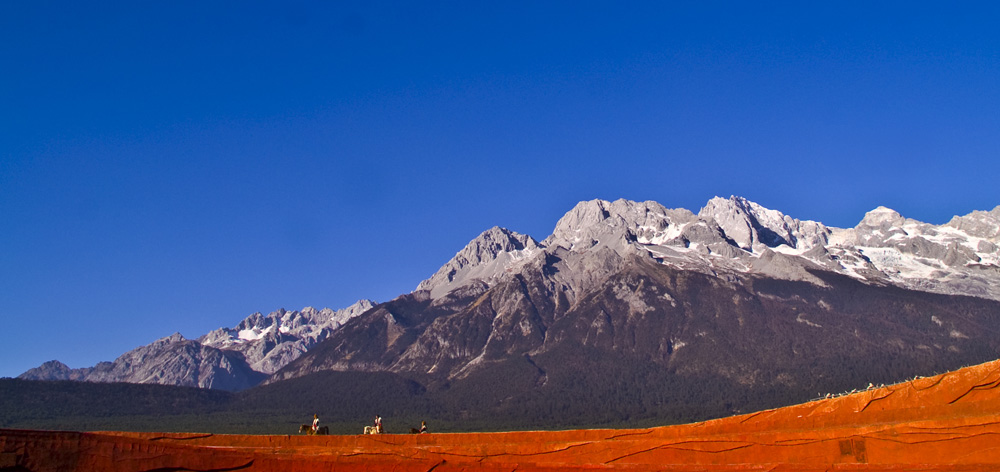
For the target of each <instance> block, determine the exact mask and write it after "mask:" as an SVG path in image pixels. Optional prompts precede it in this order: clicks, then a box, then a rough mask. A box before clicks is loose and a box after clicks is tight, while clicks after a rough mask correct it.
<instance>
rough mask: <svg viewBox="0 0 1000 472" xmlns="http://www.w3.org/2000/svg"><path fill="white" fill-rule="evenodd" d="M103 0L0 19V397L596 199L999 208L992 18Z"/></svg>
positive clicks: (841, 218) (369, 291)
mask: <svg viewBox="0 0 1000 472" xmlns="http://www.w3.org/2000/svg"><path fill="white" fill-rule="evenodd" d="M89 3H93V2H45V1H31V2H0V125H2V126H0V224H2V229H0V320H2V321H3V324H4V328H5V331H6V333H7V335H6V336H5V341H4V343H2V344H0V376H16V375H18V374H20V373H21V372H23V371H24V370H26V369H28V368H31V367H34V366H37V365H39V364H41V363H42V362H45V361H48V360H51V359H58V360H60V361H62V362H65V363H66V364H68V365H70V366H71V367H84V366H90V365H93V364H95V363H96V362H98V361H102V360H113V359H114V358H115V357H117V356H118V355H119V354H121V353H123V352H125V351H127V350H129V349H132V348H134V347H137V346H139V345H143V344H146V343H149V342H151V341H153V340H154V339H157V338H159V337H163V336H167V335H170V334H171V333H173V332H175V331H179V332H181V333H182V334H184V335H185V336H188V337H196V336H198V335H200V334H203V333H205V332H207V331H209V330H211V329H214V328H218V327H220V326H233V325H234V324H236V323H237V322H238V321H239V320H241V319H242V318H244V317H245V316H247V315H249V314H251V313H253V312H255V311H261V312H264V313H267V312H269V311H272V310H275V309H278V308H282V307H284V308H288V309H300V308H302V307H305V306H316V307H331V308H342V307H345V306H347V305H349V304H351V303H353V302H354V301H355V300H358V299H360V298H371V299H374V300H376V301H386V300H389V299H391V298H394V297H395V296H397V295H399V294H402V293H406V292H409V291H411V290H412V289H413V288H414V287H416V285H417V284H418V283H419V282H420V281H421V280H423V279H424V278H427V277H429V276H430V275H431V274H432V273H434V271H436V270H437V268H438V267H439V266H441V265H442V264H443V263H445V262H446V261H447V260H448V259H449V258H451V256H453V255H454V254H455V252H457V251H458V250H460V249H461V248H462V247H463V246H464V245H465V243H467V242H468V241H469V240H471V239H472V238H474V237H475V236H476V235H478V234H479V233H480V232H482V231H484V230H486V229H488V228H490V227H492V226H495V225H497V226H503V227H507V228H510V229H512V230H515V231H518V232H522V233H527V234H530V235H531V236H533V237H535V238H536V239H542V238H544V237H545V236H547V235H548V234H549V233H550V232H551V230H552V228H553V227H554V226H555V223H556V221H557V220H558V219H559V217H560V216H562V215H563V214H564V213H565V212H566V211H568V210H569V209H571V208H572V207H573V205H574V204H576V203H577V202H579V201H582V200H590V199H594V198H602V199H610V200H613V199H617V198H626V199H631V200H655V201H658V202H660V203H662V204H664V205H666V206H667V207H671V208H688V209H691V210H692V211H696V212H697V211H698V210H699V209H700V208H701V206H702V205H704V203H705V202H706V201H707V200H708V199H710V198H712V197H713V196H716V195H719V196H729V195H733V194H735V195H741V196H744V197H747V198H749V199H751V200H753V201H756V202H758V203H760V204H762V205H764V206H766V207H769V208H773V209H777V210H780V211H782V212H784V213H785V214H788V215H790V216H793V217H795V218H799V219H811V220H816V221H822V222H824V223H826V224H828V225H832V226H839V227H848V226H854V225H855V224H856V223H857V222H858V221H859V220H860V219H861V218H862V217H863V216H864V213H865V212H866V211H868V210H871V209H873V208H875V207H876V206H879V205H885V206H888V207H891V208H894V209H896V210H897V211H900V212H901V213H902V214H903V215H904V216H907V217H910V218H915V219H918V220H921V221H926V222H930V223H936V224H940V223H944V222H946V221H947V220H948V219H950V218H951V216H952V215H955V214H966V213H969V212H971V211H973V210H989V209H992V208H993V207H995V206H997V205H1000V192H998V190H997V188H998V187H997V184H996V181H997V176H998V175H1000V159H998V157H1000V111H998V110H1000V85H998V84H1000V28H997V27H996V25H997V23H998V20H1000V15H998V14H1000V8H998V7H997V6H995V5H996V4H994V3H987V2H983V3H975V2H963V3H958V4H954V5H951V4H940V3H937V4H922V3H920V2H893V3H888V2H887V3H881V2H857V3H841V2H835V3H831V2H789V3H769V4H766V5H761V4H759V3H761V2H684V3H674V2H649V3H646V2H636V3H628V4H625V5H621V3H622V2H607V3H597V2H452V3H437V2H387V3H377V2H358V3H353V4H352V3H340V2H324V3H312V2H273V3H263V2H98V3H99V4H96V5H92V4H89ZM486 3H489V4H488V5H484V4H486Z"/></svg>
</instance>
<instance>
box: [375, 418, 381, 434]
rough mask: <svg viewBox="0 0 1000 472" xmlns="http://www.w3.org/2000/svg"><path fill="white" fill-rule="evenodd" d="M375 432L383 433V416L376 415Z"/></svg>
mask: <svg viewBox="0 0 1000 472" xmlns="http://www.w3.org/2000/svg"><path fill="white" fill-rule="evenodd" d="M375 434H382V417H381V416H379V415H375Z"/></svg>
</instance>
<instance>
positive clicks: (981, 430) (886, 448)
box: [0, 361, 1000, 472]
mask: <svg viewBox="0 0 1000 472" xmlns="http://www.w3.org/2000/svg"><path fill="white" fill-rule="evenodd" d="M998 387H1000V361H993V362H989V363H986V364H981V365H978V366H973V367H968V368H964V369H961V370H958V371H955V372H950V373H946V374H942V375H938V376H935V377H927V378H917V379H914V380H911V381H908V382H904V383H900V384H896V385H891V386H888V387H881V388H873V389H870V390H866V391H862V392H859V393H854V394H851V395H845V396H841V397H835V398H828V399H823V400H818V401H813V402H810V403H805V404H801V405H795V406H790V407H785V408H779V409H774V410H766V411H761V412H757V413H753V414H748V415H741V416H734V417H729V418H723V419H718V420H712V421H706V422H702V423H694V424H689V425H679V426H668V427H660V428H650V429H633V430H575V431H554V432H538V431H527V432H509V433H454V434H424V435H391V434H386V435H363V436H360V435H359V436H288V435H284V436H245V435H212V434H177V433H164V434H158V433H114V432H109V433H79V432H49V431H24V430H0V450H2V453H0V470H30V471H35V472H46V471H84V470H104V471H152V470H159V471H166V470H172V471H176V470H185V471H235V470H246V471H293V472H294V471H319V470H323V471H328V470H337V471H365V470H389V469H391V470H397V471H421V472H423V471H430V470H434V471H436V472H442V471H469V470H485V471H501V470H503V471H509V470H514V469H516V470H519V471H525V470H527V471H530V470H538V471H558V470H580V469H585V470H588V469H594V470H605V469H611V470H680V471H715V470H723V471H726V470H787V471H812V470H865V471H872V470H884V471H897V470H921V471H931V470H948V471H964V470H969V471H971V470H985V469H996V468H998V467H1000V418H998V412H1000V388H998Z"/></svg>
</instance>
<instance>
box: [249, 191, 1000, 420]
mask: <svg viewBox="0 0 1000 472" xmlns="http://www.w3.org/2000/svg"><path fill="white" fill-rule="evenodd" d="M998 223H1000V207H998V208H997V209H994V210H993V211H990V212H975V213H972V214H970V215H967V216H964V217H956V218H954V219H953V220H952V221H951V222H949V223H948V224H945V225H939V226H936V225H930V224H926V223H920V222H916V221H912V220H907V219H904V218H902V217H900V216H899V215H898V214H896V213H895V212H892V211H891V210H886V209H881V208H880V209H876V210H874V211H873V212H870V213H869V214H868V215H866V216H865V217H864V218H863V219H862V221H861V222H860V223H859V224H858V225H857V226H856V227H854V228H848V229H844V228H835V227H828V226H826V225H824V224H822V223H819V222H814V221H804V220H797V219H795V218H792V217H790V216H787V215H784V214H783V213H781V212H779V211H776V210H771V209H767V208H764V207H762V206H761V205H758V204H756V203H754V202H751V201H748V200H746V199H744V198H739V197H731V198H713V199H712V200H710V201H709V202H708V203H707V204H706V205H705V207H704V208H702V209H701V210H700V211H699V212H698V213H697V214H695V213H693V212H691V211H688V210H685V209H668V208H665V207H664V206H663V205H660V204H659V203H656V202H632V201H626V200H618V201H613V202H609V201H603V200H593V201H587V202H581V203H579V204H578V205H576V206H575V207H574V208H573V209H571V210H570V211H569V212H567V213H566V214H565V215H564V216H563V217H562V218H561V219H560V220H559V221H558V222H557V224H556V226H555V229H554V230H553V232H552V234H551V235H549V236H548V237H547V238H545V239H544V240H542V241H540V242H536V240H534V239H532V238H530V237H529V236H526V235H522V234H518V233H515V232H513V231H509V230H504V229H502V228H493V229H490V230H488V231H486V232H484V233H483V234H481V235H479V236H478V237H477V238H475V239H473V240H472V241H471V242H470V243H469V244H468V245H467V246H466V247H465V248H463V249H462V250H461V251H459V252H458V253H457V254H456V255H455V257H454V258H453V259H452V260H450V261H449V262H447V263H446V264H445V265H444V267H443V268H442V269H441V270H440V271H438V272H437V273H436V274H434V275H433V276H432V277H430V278H429V279H427V280H425V281H423V282H422V283H420V285H419V286H418V289H417V290H415V291H414V292H412V293H410V294H405V295H402V296H400V297H397V298H396V299H394V300H391V301H389V302H386V303H382V304H378V305H376V306H375V307H374V308H372V309H371V310H369V311H367V312H366V313H364V314H363V315H361V316H359V317H358V318H357V319H356V320H355V321H352V322H351V323H349V324H348V325H345V326H344V327H342V328H341V329H340V330H338V331H337V332H335V333H333V334H332V335H331V336H330V337H329V338H328V339H327V340H326V341H324V342H323V343H319V344H317V345H316V346H314V347H313V348H312V349H310V350H309V351H308V352H306V353H305V354H304V355H303V356H301V357H300V358H299V359H296V360H295V361H293V362H291V363H289V364H288V365H287V366H285V367H284V368H282V369H280V370H278V371H277V372H275V374H274V375H272V376H271V377H270V378H269V379H268V380H267V381H266V383H272V384H273V383H277V382H281V381H285V380H290V379H295V378H299V377H303V376H307V375H309V374H312V373H316V372H323V371H343V372H359V371H360V372H382V373H390V374H396V375H399V376H402V377H403V378H405V379H416V381H418V382H420V383H421V384H423V385H426V386H427V388H428V389H429V390H431V391H434V390H435V389H442V390H441V391H445V390H447V391H449V392H463V391H466V392H489V395H490V398H494V399H496V401H497V402H498V403H496V404H492V406H491V408H496V409H497V412H498V414H502V410H503V409H504V408H507V407H506V406H504V405H515V404H519V403H531V404H540V405H547V406H545V407H544V408H543V409H542V410H540V411H539V412H538V414H549V413H546V412H551V411H553V410H552V409H555V410H559V409H560V408H564V407H565V406H566V404H567V402H569V400H565V399H566V398H571V397H572V398H580V397H586V399H583V400H580V401H579V402H580V403H579V404H581V405H586V408H585V409H594V408H596V409H600V408H606V407H607V405H608V404H621V402H630V401H631V402H639V403H637V404H635V405H634V406H633V407H634V408H636V409H638V410H633V411H641V410H642V409H643V408H652V406H650V405H668V404H671V402H692V403H689V404H688V406H687V407H685V406H683V405H684V404H683V403H678V404H677V406H664V407H663V408H666V409H668V410H670V409H671V408H673V409H677V411H679V410H683V409H684V408H702V405H707V404H713V403H712V402H717V403H714V404H716V405H717V406H718V405H723V406H721V407H718V408H721V409H723V410H726V411H728V412H733V411H735V410H736V409H738V406H736V405H739V404H740V401H742V400H734V399H733V398H734V397H740V398H743V399H750V398H755V397H758V396H759V398H763V399H770V400H768V401H773V399H774V398H777V397H781V396H787V398H792V397H795V398H797V399H798V400H799V401H802V400H806V399H808V398H811V397H810V396H808V395H812V396H815V395H816V392H819V391H826V392H830V391H838V390H836V389H842V388H847V389H850V388H856V387H858V386H859V384H860V386H863V385H866V384H868V383H870V382H875V383H878V382H889V381H896V380H900V379H902V378H904V377H905V376H913V375H916V374H920V373H930V372H934V371H938V370H947V369H953V368H957V367H960V366H962V365H968V364H973V363H978V362H983V361H986V360H991V359H995V358H996V357H997V356H998V355H1000V341H998V340H997V339H998V338H997V337H996V336H995V335H994V333H996V332H1000V271H998V259H997V257H998V250H997V244H998V236H1000V234H998V229H1000V224H998ZM707 385H710V386H713V387H711V388H709V387H706V386H707ZM685 392H686V393H685ZM720 392H724V393H720ZM762 392H764V393H762ZM810 392H811V393H810ZM455 394H456V395H457V394H458V393H455ZM560 399H563V400H560ZM747 401H749V400H747ZM692 405H694V406H692ZM725 405H730V406H728V407H726V406H725ZM630 408H631V407H630ZM656 408H660V406H656ZM671 411H674V410H671ZM580 414H581V415H582V416H585V415H586V413H580ZM671 414H673V413H671ZM678 414H679V413H678Z"/></svg>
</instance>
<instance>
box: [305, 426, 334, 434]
mask: <svg viewBox="0 0 1000 472" xmlns="http://www.w3.org/2000/svg"><path fill="white" fill-rule="evenodd" d="M299 432H300V433H306V434H309V435H313V434H330V427H329V426H320V427H319V429H318V430H316V431H313V429H312V425H308V424H304V425H302V426H299Z"/></svg>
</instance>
